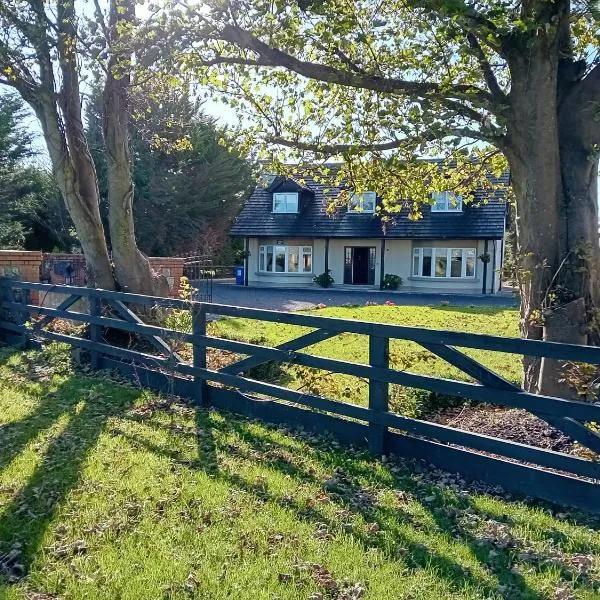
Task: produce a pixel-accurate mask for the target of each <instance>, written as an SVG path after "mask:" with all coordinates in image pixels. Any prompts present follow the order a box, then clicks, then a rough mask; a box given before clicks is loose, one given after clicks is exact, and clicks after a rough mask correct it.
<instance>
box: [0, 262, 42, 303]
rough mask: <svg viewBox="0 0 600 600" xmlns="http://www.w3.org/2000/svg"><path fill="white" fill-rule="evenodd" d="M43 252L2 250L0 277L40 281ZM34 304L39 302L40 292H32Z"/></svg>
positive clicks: (31, 299) (31, 297) (31, 298)
mask: <svg viewBox="0 0 600 600" xmlns="http://www.w3.org/2000/svg"><path fill="white" fill-rule="evenodd" d="M42 256H43V255H42V253H41V252H39V251H35V250H34V251H20V250H19V251H17V250H0V277H8V278H10V279H19V280H21V281H33V282H36V281H39V280H40V267H41V265H42ZM30 301H31V303H32V304H38V302H39V295H38V292H36V291H32V292H31V293H30Z"/></svg>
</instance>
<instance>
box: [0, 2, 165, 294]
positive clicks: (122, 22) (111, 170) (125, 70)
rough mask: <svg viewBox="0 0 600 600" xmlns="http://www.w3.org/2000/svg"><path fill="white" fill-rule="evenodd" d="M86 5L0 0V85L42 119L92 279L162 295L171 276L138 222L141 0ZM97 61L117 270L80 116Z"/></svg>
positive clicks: (97, 283) (108, 286) (102, 284)
mask: <svg viewBox="0 0 600 600" xmlns="http://www.w3.org/2000/svg"><path fill="white" fill-rule="evenodd" d="M84 4H85V3H81V4H78V3H76V2H73V0H57V1H54V2H47V1H44V0H5V1H3V2H1V3H0V84H4V85H7V86H11V87H13V88H14V89H16V90H17V91H18V92H19V94H20V95H21V96H22V98H23V99H24V100H25V101H26V102H27V103H28V104H29V105H30V106H31V108H32V109H33V111H34V112H35V114H36V116H37V118H38V120H39V122H40V125H41V128H42V131H43V134H44V138H45V141H46V145H47V148H48V153H49V156H50V160H51V163H52V168H53V173H54V175H55V177H56V181H57V183H58V187H59V189H60V192H61V194H62V196H63V199H64V201H65V204H66V206H67V208H68V211H69V214H70V216H71V218H72V220H73V223H74V225H75V228H76V231H77V236H78V239H79V242H80V244H81V247H82V249H83V252H84V254H85V257H86V262H87V268H88V279H89V282H90V284H91V285H95V286H97V287H102V288H106V289H113V288H114V287H116V286H120V287H122V288H126V289H128V290H130V291H135V292H140V293H146V294H150V293H162V294H164V293H166V291H167V289H168V286H167V283H166V281H165V280H164V278H161V277H157V276H155V275H154V274H153V273H152V270H151V268H150V265H149V263H148V260H147V258H146V257H145V256H144V255H143V254H142V253H141V252H140V251H139V250H138V248H137V245H136V241H135V231H134V227H133V216H132V202H133V185H132V177H131V170H130V155H129V112H130V108H131V107H130V104H129V91H130V87H131V84H132V81H131V70H132V67H133V45H134V40H133V38H134V31H135V25H136V18H135V14H134V10H135V4H136V2H135V0H109V1H108V2H106V3H100V2H94V4H93V5H94V7H95V11H92V13H91V14H90V11H89V3H88V10H87V12H86V13H84V8H85V7H84ZM102 6H104V7H105V8H106V13H104V12H103V10H102ZM78 8H79V9H80V11H81V12H80V13H78ZM92 68H96V69H98V70H101V71H102V72H103V76H104V81H105V84H104V96H103V97H104V112H103V134H104V135H103V138H104V147H105V150H106V153H107V170H108V181H109V200H110V210H109V224H110V241H111V249H112V255H113V260H114V272H113V268H112V265H111V261H110V259H109V252H108V247H107V244H106V237H105V234H104V230H103V227H102V222H101V218H100V210H99V203H100V195H99V191H98V181H97V176H96V170H95V165H94V162H93V160H92V157H91V154H90V151H89V148H88V145H87V141H86V138H85V132H84V125H83V118H82V97H83V91H84V90H83V83H82V78H83V77H84V74H85V73H86V72H87V71H89V70H90V69H92Z"/></svg>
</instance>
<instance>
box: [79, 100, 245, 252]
mask: <svg viewBox="0 0 600 600" xmlns="http://www.w3.org/2000/svg"><path fill="white" fill-rule="evenodd" d="M136 95H137V100H136V102H135V106H136V116H135V118H134V119H133V122H132V155H133V178H134V183H135V188H134V189H135V192H134V202H133V214H134V219H135V227H136V233H137V239H138V243H139V245H140V248H141V249H142V250H143V251H144V252H146V253H147V254H149V255H151V256H160V255H166V256H169V255H176V254H182V253H186V252H194V251H197V250H198V249H199V247H200V246H202V239H203V238H205V237H210V238H211V240H212V242H213V243H214V242H216V243H217V245H219V244H223V243H225V241H226V238H227V231H228V229H229V226H230V224H231V221H232V219H233V217H234V216H235V215H236V213H237V211H238V210H239V208H240V207H241V204H242V202H243V201H244V199H245V198H247V196H248V194H249V192H250V186H251V183H252V172H251V166H250V164H249V163H248V162H247V161H246V160H244V159H242V158H241V157H240V156H239V155H238V154H237V153H236V152H234V151H231V150H228V149H227V148H226V147H225V146H226V144H225V143H224V140H225V139H226V137H227V135H228V134H227V132H225V131H221V130H220V129H219V128H218V127H217V125H216V123H215V121H214V119H212V118H209V117H208V116H206V115H205V114H204V113H203V112H202V109H201V106H199V105H198V103H197V102H194V101H192V100H190V98H189V96H188V95H187V94H180V93H179V92H177V93H171V94H169V92H168V90H167V91H164V90H163V91H161V93H160V94H158V95H157V96H154V95H153V94H152V93H144V91H143V90H141V91H138V93H137V94H136ZM86 118H87V122H88V126H87V136H88V140H89V143H90V149H91V151H92V156H93V157H94V162H95V164H96V169H97V172H98V176H99V186H100V194H101V197H102V199H103V203H104V205H105V206H106V203H107V179H106V164H105V154H104V150H103V145H102V130H101V128H102V125H101V119H102V117H101V101H100V98H99V94H98V93H94V94H93V95H92V101H91V102H90V104H89V108H88V111H87V115H86ZM105 212H106V211H105ZM217 250H218V248H214V249H213V251H217Z"/></svg>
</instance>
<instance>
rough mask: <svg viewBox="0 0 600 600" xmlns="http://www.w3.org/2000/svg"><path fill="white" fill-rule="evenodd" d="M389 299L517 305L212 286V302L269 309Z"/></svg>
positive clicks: (499, 299) (465, 298) (448, 297)
mask: <svg viewBox="0 0 600 600" xmlns="http://www.w3.org/2000/svg"><path fill="white" fill-rule="evenodd" d="M386 300H392V302H395V303H396V304H411V305H415V304H416V305H420V306H427V305H430V304H439V303H440V302H442V301H447V302H449V303H450V304H453V305H455V306H497V307H505V308H510V307H514V306H517V305H518V300H517V299H516V298H515V297H513V296H511V295H505V294H502V295H486V296H483V295H472V296H471V295H462V294H421V293H418V294H417V293H408V292H406V293H399V292H394V293H389V292H380V291H372V292H370V291H363V290H361V291H356V292H355V291H348V290H335V289H327V290H321V289H314V290H307V289H297V290H296V289H293V288H289V289H281V288H276V289H270V288H266V289H265V288H257V287H243V286H236V285H232V284H228V283H216V282H215V284H214V286H213V302H215V303H217V304H232V305H235V306H249V307H252V308H270V309H273V310H286V311H289V310H302V309H309V308H314V307H315V305H317V304H319V303H323V304H326V305H327V306H341V305H342V304H365V302H367V301H371V302H377V303H379V304H383V303H384V302H385V301H386Z"/></svg>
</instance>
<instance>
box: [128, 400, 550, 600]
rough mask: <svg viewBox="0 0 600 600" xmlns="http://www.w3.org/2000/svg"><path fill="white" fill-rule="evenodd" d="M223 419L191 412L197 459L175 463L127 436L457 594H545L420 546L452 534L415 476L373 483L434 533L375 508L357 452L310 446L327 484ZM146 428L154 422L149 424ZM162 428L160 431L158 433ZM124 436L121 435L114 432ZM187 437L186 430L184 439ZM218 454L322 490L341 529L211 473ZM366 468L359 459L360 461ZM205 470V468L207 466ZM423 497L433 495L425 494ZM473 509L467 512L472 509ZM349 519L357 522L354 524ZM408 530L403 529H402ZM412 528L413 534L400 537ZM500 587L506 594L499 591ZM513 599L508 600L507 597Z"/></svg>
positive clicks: (268, 442) (474, 547)
mask: <svg viewBox="0 0 600 600" xmlns="http://www.w3.org/2000/svg"><path fill="white" fill-rule="evenodd" d="M220 414H222V415H223V416H224V417H225V419H224V420H223V421H221V422H215V421H214V420H211V419H210V416H209V415H210V410H208V409H205V408H201V407H197V408H196V411H195V424H196V431H197V432H198V435H197V441H198V450H197V460H194V461H189V460H181V457H180V456H179V454H178V453H177V452H174V451H173V450H172V449H169V448H165V447H163V446H161V445H160V444H155V443H153V442H150V441H148V440H142V439H139V438H135V437H134V436H127V437H129V439H131V441H132V442H133V443H134V444H135V445H139V446H142V447H144V448H145V449H146V450H148V451H151V452H155V453H158V454H160V455H161V456H163V457H167V458H169V459H170V460H173V461H175V462H178V463H180V464H183V465H185V466H187V467H190V468H196V469H199V470H202V471H204V472H206V473H207V474H209V475H210V476H211V477H213V478H215V480H217V481H219V482H222V483H224V484H226V485H228V486H231V487H235V488H236V489H238V490H240V491H243V492H245V493H248V494H251V495H252V496H254V497H255V498H257V499H259V500H260V501H262V502H268V503H271V504H274V505H276V506H279V507H281V508H284V509H286V510H289V511H291V512H292V513H293V514H294V516H295V517H296V518H297V519H298V520H300V521H304V522H308V523H310V524H312V525H313V526H314V527H315V535H317V536H324V537H325V539H330V538H333V537H335V536H337V535H351V536H352V537H353V539H354V540H355V541H356V542H357V543H359V544H360V545H361V546H362V547H363V548H364V550H365V552H367V551H369V550H370V549H377V550H378V551H380V552H381V553H382V554H383V555H384V556H385V557H386V558H387V559H388V560H392V561H393V560H398V559H401V560H402V561H403V562H404V563H405V564H406V566H407V568H408V569H410V570H418V569H424V568H433V569H434V570H435V571H436V574H437V576H439V577H441V578H443V579H445V580H446V582H447V584H448V585H449V587H450V588H452V589H453V590H455V591H460V590H461V589H463V588H464V587H465V586H473V587H477V588H478V589H481V590H482V591H483V592H484V593H485V594H487V595H490V596H492V595H503V596H504V597H506V598H514V597H515V596H514V591H515V590H519V593H521V594H523V597H527V598H530V599H531V600H542V598H543V597H544V596H542V595H540V594H538V593H537V592H536V591H535V590H533V589H532V588H530V587H529V586H528V584H527V583H526V581H525V579H524V578H523V577H522V576H521V575H520V574H518V573H513V572H511V571H508V569H506V570H505V571H502V570H501V569H497V570H494V572H493V573H492V579H494V580H495V581H494V583H490V581H489V577H488V580H487V581H486V580H485V579H483V578H482V577H481V576H479V575H478V574H477V573H474V572H472V571H471V570H470V569H469V568H465V567H463V566H462V565H461V564H460V563H459V562H457V561H456V560H455V559H454V558H453V557H452V556H450V555H448V554H445V553H443V552H438V551H437V550H435V549H433V548H431V547H428V546H427V545H425V544H424V543H423V540H424V539H425V541H427V540H428V539H429V541H431V540H432V539H433V536H434V535H436V534H438V535H439V534H442V535H445V536H447V535H452V532H453V531H456V524H455V523H453V522H451V521H448V522H445V521H444V520H442V519H438V517H437V515H436V513H435V512H434V511H431V510H430V509H429V508H428V507H427V503H426V502H425V500H424V496H425V495H426V492H425V491H424V490H422V489H421V488H422V486H421V485H420V484H419V482H418V481H417V479H416V478H415V474H414V473H413V472H411V471H410V470H409V469H406V470H405V471H404V473H403V474H402V475H398V474H394V473H392V472H391V471H387V473H386V475H385V476H384V477H383V479H382V480H381V481H379V482H378V483H380V484H384V485H386V486H393V489H394V490H395V491H396V493H398V494H399V496H403V495H404V494H409V495H411V497H413V498H414V499H416V500H417V501H419V502H420V504H421V507H422V510H423V512H424V513H425V514H426V515H428V516H429V517H430V518H431V519H432V520H433V522H434V523H435V524H436V530H435V531H434V532H431V534H428V533H427V532H426V531H424V530H423V527H422V523H420V522H419V521H418V520H416V519H415V517H414V516H413V515H412V514H411V513H410V512H408V511H404V510H402V507H401V506H398V507H395V508H390V507H385V506H382V505H380V504H379V503H378V502H377V499H376V498H375V496H374V495H372V494H371V492H370V491H369V490H367V491H365V489H364V487H363V486H362V485H361V484H360V482H359V481H358V480H359V479H360V478H362V477H365V476H369V477H370V478H371V479H372V476H373V473H372V471H369V470H368V468H367V467H365V469H364V470H363V469H361V468H360V467H357V466H356V465H358V464H361V462H362V461H361V459H370V457H369V455H368V454H367V453H366V452H365V451H364V450H359V449H356V456H352V457H351V458H352V460H350V459H349V458H348V460H344V461H343V465H344V467H343V468H342V467H340V458H339V456H337V457H336V453H334V452H330V451H322V450H319V449H318V446H317V448H316V451H315V452H313V453H311V457H312V458H315V457H316V459H317V460H318V462H319V463H320V464H321V466H322V467H324V468H325V469H327V470H331V469H333V470H334V475H333V477H332V478H331V479H329V480H327V481H325V482H323V481H322V480H320V479H319V478H318V477H317V475H316V473H315V472H314V471H313V470H311V469H309V468H306V466H305V465H302V464H297V462H296V461H294V460H293V454H294V449H289V448H286V447H282V446H281V444H278V443H277V441H276V440H275V438H274V437H272V436H270V434H269V428H268V427H269V426H265V425H264V424H262V423H261V425H262V426H263V427H266V430H265V432H264V433H257V432H255V431H252V430H251V428H250V424H251V421H247V420H241V419H240V417H238V416H234V415H229V414H228V413H225V412H222V413H220ZM148 425H150V426H152V425H153V423H148ZM160 426H161V425H159V427H160ZM232 432H233V433H235V434H236V436H237V437H239V438H240V439H241V440H243V441H244V442H245V445H247V447H242V446H241V445H235V444H231V443H230V442H227V443H225V442H219V441H217V439H218V438H221V437H222V436H223V435H226V434H230V433H232ZM119 434H123V432H119ZM186 435H189V432H188V433H187V434H186ZM348 451H350V452H352V449H348V448H346V449H345V450H344V455H347V454H348ZM219 454H226V455H228V456H231V455H232V454H233V455H234V456H235V457H236V458H239V459H241V460H245V461H249V462H250V463H251V462H252V461H260V463H261V464H262V465H264V466H266V467H268V468H270V469H274V470H276V471H278V472H280V473H282V474H285V475H286V477H289V478H291V479H292V480H295V481H297V482H298V483H306V482H311V483H316V484H318V485H319V486H320V488H321V490H322V492H323V493H324V494H325V495H326V497H327V502H333V503H334V504H335V505H336V506H337V507H338V509H339V510H338V512H339V513H340V514H342V515H345V520H346V521H347V522H346V523H341V522H340V521H339V520H336V519H334V518H332V517H331V516H330V515H329V514H328V513H327V511H324V510H322V508H320V506H319V503H314V504H307V503H306V502H304V501H302V500H299V499H297V498H295V497H294V496H291V495H281V494H276V493H273V492H272V491H270V490H269V489H268V488H267V487H266V486H265V485H264V484H263V483H262V482H260V481H251V480H249V479H247V478H246V477H244V476H243V474H242V473H239V472H231V471H229V470H226V469H223V468H220V467H218V466H217V465H218V464H219V463H218V456H219ZM365 464H367V463H366V461H365ZM207 465H210V467H209V468H206V466H207ZM429 493H432V492H431V490H429ZM462 506H464V509H467V508H469V507H470V505H469V503H468V502H466V501H465V502H463V505H462ZM471 508H472V507H471ZM353 517H359V519H358V521H356V520H354V521H353ZM407 525H408V526H409V527H408V528H407ZM411 529H414V535H411V534H410V533H407V531H410V530H411ZM459 541H460V542H462V543H463V544H466V545H467V546H468V547H469V550H470V551H471V552H472V554H473V555H474V556H476V557H477V559H478V561H479V562H480V563H481V565H482V566H483V567H484V568H485V569H486V571H487V572H488V573H489V569H488V567H489V564H488V561H487V560H486V556H487V554H486V552H485V550H484V549H482V548H481V547H480V546H479V545H478V544H477V540H476V539H475V538H474V537H470V536H469V535H467V534H461V537H460V540H459ZM498 562H499V564H500V565H502V564H504V565H508V564H509V562H510V555H509V549H507V551H506V553H505V555H503V556H502V557H501V560H500V561H498ZM502 586H504V587H505V588H506V589H507V590H510V593H509V592H506V594H503V593H502V591H501V590H502ZM511 594H513V595H511Z"/></svg>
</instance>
